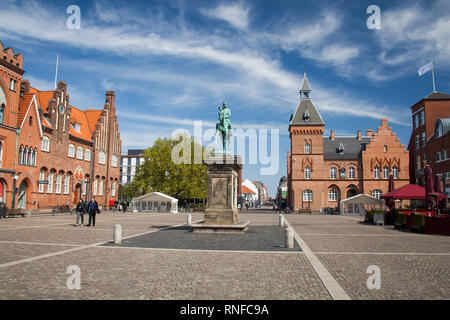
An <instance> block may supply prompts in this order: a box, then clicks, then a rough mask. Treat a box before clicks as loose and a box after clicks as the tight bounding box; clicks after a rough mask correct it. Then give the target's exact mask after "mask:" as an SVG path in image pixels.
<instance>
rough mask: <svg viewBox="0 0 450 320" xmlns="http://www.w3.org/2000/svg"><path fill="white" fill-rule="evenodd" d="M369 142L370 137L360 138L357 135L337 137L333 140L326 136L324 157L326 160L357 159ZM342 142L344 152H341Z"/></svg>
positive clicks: (324, 139)
mask: <svg viewBox="0 0 450 320" xmlns="http://www.w3.org/2000/svg"><path fill="white" fill-rule="evenodd" d="M369 142H370V138H361V140H358V138H357V137H335V138H334V141H333V140H331V139H330V138H329V137H324V138H323V153H324V154H323V157H324V159H325V160H341V159H349V160H357V159H359V158H360V157H361V152H362V151H363V150H364V149H365V147H366V145H367V144H369ZM341 144H342V146H343V147H344V151H343V152H342V153H340V152H339V149H340V146H341Z"/></svg>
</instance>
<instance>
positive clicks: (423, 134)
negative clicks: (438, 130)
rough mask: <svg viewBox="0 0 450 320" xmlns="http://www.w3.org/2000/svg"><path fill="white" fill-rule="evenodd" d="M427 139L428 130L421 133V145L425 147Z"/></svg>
mask: <svg viewBox="0 0 450 320" xmlns="http://www.w3.org/2000/svg"><path fill="white" fill-rule="evenodd" d="M426 140H427V136H426V132H425V131H424V132H422V133H421V135H420V146H421V147H425V146H426V144H427V141H426Z"/></svg>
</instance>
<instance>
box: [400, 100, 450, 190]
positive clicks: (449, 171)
mask: <svg viewBox="0 0 450 320" xmlns="http://www.w3.org/2000/svg"><path fill="white" fill-rule="evenodd" d="M411 111H412V125H413V131H412V133H411V138H410V140H409V145H408V150H409V154H410V176H411V183H415V184H418V185H422V186H424V183H425V181H424V170H423V169H424V167H425V166H426V165H427V164H428V165H430V166H431V169H432V172H433V175H436V174H437V175H439V176H440V179H441V184H442V185H441V187H442V190H443V191H446V192H447V197H449V196H450V95H448V94H444V93H440V92H433V93H431V94H430V95H428V96H426V97H425V98H424V99H422V100H420V101H419V102H417V103H416V104H414V105H413V106H412V107H411ZM444 185H445V188H444Z"/></svg>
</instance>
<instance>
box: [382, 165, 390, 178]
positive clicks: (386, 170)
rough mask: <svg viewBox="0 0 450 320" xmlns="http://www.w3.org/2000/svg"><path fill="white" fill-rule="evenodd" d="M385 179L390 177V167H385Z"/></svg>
mask: <svg viewBox="0 0 450 320" xmlns="http://www.w3.org/2000/svg"><path fill="white" fill-rule="evenodd" d="M383 179H389V167H383Z"/></svg>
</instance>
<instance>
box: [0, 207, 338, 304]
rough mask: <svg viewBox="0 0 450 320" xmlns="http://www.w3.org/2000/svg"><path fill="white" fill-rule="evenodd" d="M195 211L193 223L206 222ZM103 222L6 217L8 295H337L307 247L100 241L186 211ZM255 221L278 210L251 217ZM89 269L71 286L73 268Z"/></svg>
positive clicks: (1, 282) (3, 265) (1, 276)
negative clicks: (182, 246) (117, 229)
mask: <svg viewBox="0 0 450 320" xmlns="http://www.w3.org/2000/svg"><path fill="white" fill-rule="evenodd" d="M202 217H203V216H202V215H201V214H194V215H193V216H192V220H193V221H194V222H195V221H196V220H201V219H202ZM97 218H98V219H97V221H96V227H95V228H93V227H90V228H88V227H75V226H74V225H73V224H74V221H75V217H74V216H70V215H67V216H64V215H62V216H54V217H52V216H43V217H34V216H33V217H28V218H13V219H3V220H0V299H200V300H202V299H251V300H253V299H330V298H331V297H330V295H329V293H328V291H327V290H326V288H325V286H324V285H323V284H322V282H321V281H320V279H319V277H318V276H317V274H316V273H315V271H314V269H313V267H312V265H311V264H310V263H309V262H308V260H307V259H306V258H305V256H304V255H303V254H302V253H300V252H280V251H278V252H276V251H275V252H254V251H248V252H246V253H243V252H237V251H236V252H235V251H216V250H207V251H200V250H174V249H158V248H128V247H127V248H124V247H111V246H100V244H101V243H105V242H108V241H111V240H112V236H113V232H112V231H113V226H114V225H115V224H117V223H119V224H121V225H122V228H123V230H124V236H125V237H127V236H136V235H141V234H145V233H149V232H160V230H163V229H165V228H168V227H171V226H172V227H173V226H176V225H183V224H185V222H186V214H151V213H139V214H136V213H127V214H123V213H102V214H101V215H99V216H97ZM241 219H242V220H250V221H251V225H253V226H258V225H260V226H269V225H272V226H274V225H277V224H278V216H277V215H259V214H258V215H255V214H251V213H249V214H247V213H246V214H243V215H241ZM70 265H77V266H79V267H80V270H81V289H80V290H70V289H68V288H67V285H66V281H67V279H68V277H69V276H70V275H69V274H67V273H66V269H67V267H68V266H70Z"/></svg>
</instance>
